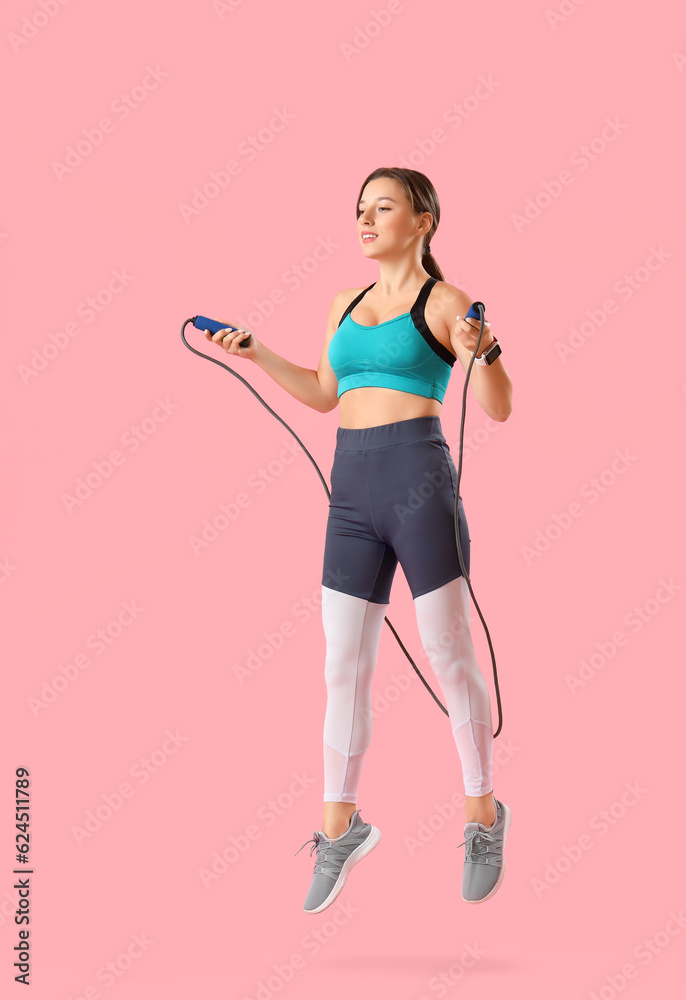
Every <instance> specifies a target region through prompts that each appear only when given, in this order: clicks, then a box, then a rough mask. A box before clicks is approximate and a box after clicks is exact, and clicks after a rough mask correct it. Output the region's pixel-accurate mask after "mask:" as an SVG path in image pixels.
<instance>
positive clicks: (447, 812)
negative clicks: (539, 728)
mask: <svg viewBox="0 0 686 1000" xmlns="http://www.w3.org/2000/svg"><path fill="white" fill-rule="evenodd" d="M521 750H522V748H521V747H519V746H516V745H515V744H514V743H513V742H512V740H505V741H504V742H501V740H500V737H498V739H497V740H495V741H494V743H493V764H492V775H493V777H494V778H495V777H496V775H497V774H498V773H499V771H500V768H501V767H505V766H506V765H507V764H509V763H510V761H511V760H513V759H514V757H515V755H516V754H518V753H520V752H521ZM455 753H457V749H456V750H455ZM464 804H465V793H464V789H462V790H460V791H456V792H454V794H453V795H451V796H450V798H449V799H448V800H447V801H446V802H434V811H433V812H432V813H431V814H430V815H429V816H427V817H426V819H420V820H419V822H418V823H417V827H416V831H415V833H414V834H409V833H408V834H405V836H404V837H403V843H404V845H405V847H406V848H407V852H408V854H409V855H410V857H414V856H415V854H416V853H417V852H418V851H420V850H423V849H424V848H425V847H426V846H427V844H430V843H431V841H432V840H433V839H434V837H436V836H437V835H438V834H439V833H442V832H443V830H445V828H446V827H447V826H448V825H449V824H450V823H452V822H453V820H454V819H455V817H456V816H458V811H459V812H460V815H459V817H458V822H459V823H460V824H463V823H464V814H463V813H462V809H463V808H464Z"/></svg>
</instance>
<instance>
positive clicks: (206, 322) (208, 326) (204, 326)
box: [193, 316, 252, 347]
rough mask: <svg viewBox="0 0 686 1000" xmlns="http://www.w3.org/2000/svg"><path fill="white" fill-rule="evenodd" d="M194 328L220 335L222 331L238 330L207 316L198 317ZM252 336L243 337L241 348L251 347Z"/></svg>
mask: <svg viewBox="0 0 686 1000" xmlns="http://www.w3.org/2000/svg"><path fill="white" fill-rule="evenodd" d="M193 326H194V327H196V329H198V330H209V331H210V333H212V334H214V333H219V331H220V330H237V329H238V327H237V326H229V325H228V324H227V323H220V322H219V320H216V319H208V317H207V316H196V317H195V319H194V320H193ZM251 337H252V334H250V333H249V334H248V336H247V337H243V339H242V340H240V341H239V342H238V345H239V347H249V346H250V339H251Z"/></svg>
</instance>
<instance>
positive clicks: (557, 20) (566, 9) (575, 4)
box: [545, 0, 585, 31]
mask: <svg viewBox="0 0 686 1000" xmlns="http://www.w3.org/2000/svg"><path fill="white" fill-rule="evenodd" d="M584 2H585V0H562V3H560V4H558V6H557V8H556V9H555V10H546V12H545V18H546V21H547V22H548V24H549V25H550V27H551V28H552V29H553V31H556V30H557V29H558V28H559V27H560V25H561V24H565V22H567V21H568V20H569V19H570V17H571V16H572V14H576V12H577V10H578V8H579V7H581V6H582V4H583V3H584Z"/></svg>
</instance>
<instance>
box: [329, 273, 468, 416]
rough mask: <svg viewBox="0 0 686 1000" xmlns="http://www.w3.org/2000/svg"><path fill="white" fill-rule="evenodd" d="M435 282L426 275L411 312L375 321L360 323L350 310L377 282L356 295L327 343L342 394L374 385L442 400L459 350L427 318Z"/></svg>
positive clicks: (434, 279) (331, 363) (339, 390)
mask: <svg viewBox="0 0 686 1000" xmlns="http://www.w3.org/2000/svg"><path fill="white" fill-rule="evenodd" d="M437 281H438V279H437V278H432V277H429V278H427V280H426V281H425V282H424V284H423V285H422V287H421V289H420V292H419V295H418V296H417V298H416V299H415V302H414V305H413V306H412V309H411V310H410V311H409V312H407V313H403V314H402V316H395V317H394V318H393V319H387V320H384V321H383V323H377V324H376V325H375V326H364V325H363V324H362V323H356V322H355V320H354V319H353V318H352V316H351V315H350V313H351V312H352V310H353V309H354V308H355V306H356V305H357V303H358V302H359V301H360V299H361V298H362V297H363V296H364V295H365V294H366V293H367V292H368V291H369V289H370V288H373V287H374V285H375V284H376V282H374V284H372V285H369V286H368V287H367V288H365V289H364V290H363V291H362V292H360V294H359V295H358V296H357V298H355V299H353V301H352V302H351V303H350V305H349V306H348V308H347V309H346V310H345V312H344V313H343V315H342V316H341V319H340V321H339V323H338V327H337V329H336V332H335V333H334V335H333V337H332V338H331V341H330V342H329V351H328V355H329V363H330V365H331V367H332V369H333V371H334V374H335V376H336V378H337V379H338V396H341V395H342V394H343V393H344V392H346V391H347V390H348V389H357V388H359V387H360V386H365V385H376V386H381V388H385V389H400V390H402V391H403V392H413V393H416V394H417V395H418V396H427V397H428V398H429V399H438V400H440V402H441V403H442V402H443V397H444V396H445V391H446V389H447V388H448V381H449V379H450V373H451V371H452V367H453V365H454V363H455V355H454V354H453V353H452V352H451V351H449V350H448V349H447V347H444V346H443V344H441V342H440V341H439V340H437V339H436V337H434V335H433V333H432V332H431V330H430V329H429V327H428V326H427V325H426V320H425V318H424V306H425V305H426V300H427V298H428V297H429V292H430V291H431V289H432V288H433V286H434V285H435V284H436V282H437Z"/></svg>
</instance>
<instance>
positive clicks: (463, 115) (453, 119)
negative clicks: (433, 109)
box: [396, 74, 502, 170]
mask: <svg viewBox="0 0 686 1000" xmlns="http://www.w3.org/2000/svg"><path fill="white" fill-rule="evenodd" d="M498 87H502V83H500V81H498V80H494V79H493V76H492V75H490V74H489V75H488V76H483V75H482V76H480V77H479V82H478V84H477V85H476V86H475V88H474V90H473V91H472V93H471V94H468V95H467V97H463V98H462V100H461V101H460V102H459V103H458V102H457V101H455V103H454V104H451V105H450V106H449V107H448V108H446V109H445V111H444V112H443V118H442V120H443V121H444V122H445V123H446V125H449V126H450V128H451V129H452V130H455V129H459V128H460V127H461V126H462V124H463V123H464V122H465V121H467V120H468V119H469V118H471V117H472V115H474V114H475V113H476V111H478V110H479V108H480V107H481V106H482V105H483V103H484V101H487V100H488V99H489V97H491V96H492V94H494V93H495V91H496V89H497V88H498ZM449 138H450V135H449V133H448V132H445V131H444V130H443V129H442V128H440V127H438V126H437V127H436V128H434V129H432V131H431V132H430V133H429V135H428V136H424V137H422V138H419V139H417V138H415V140H414V146H413V147H412V149H410V151H409V152H408V153H407V154H404V153H398V154H397V156H396V161H397V163H398V166H400V167H405V168H412V169H413V170H420V169H421V167H422V164H423V163H425V162H426V161H427V160H428V159H429V157H430V156H433V154H434V153H435V152H436V150H437V149H438V147H439V146H442V145H443V143H444V142H446V141H447V140H448V139H449Z"/></svg>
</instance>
